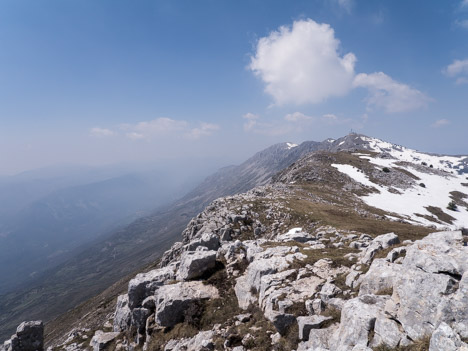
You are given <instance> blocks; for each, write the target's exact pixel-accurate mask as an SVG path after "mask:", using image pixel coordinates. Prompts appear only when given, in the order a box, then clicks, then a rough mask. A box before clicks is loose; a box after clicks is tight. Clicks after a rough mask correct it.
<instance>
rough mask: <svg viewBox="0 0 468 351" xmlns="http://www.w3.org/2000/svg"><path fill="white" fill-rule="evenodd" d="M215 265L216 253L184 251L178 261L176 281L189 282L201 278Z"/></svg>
mask: <svg viewBox="0 0 468 351" xmlns="http://www.w3.org/2000/svg"><path fill="white" fill-rule="evenodd" d="M215 265H216V251H201V250H200V251H186V252H184V253H183V254H182V256H181V259H180V266H179V271H178V273H177V279H179V280H190V279H195V278H198V277H200V276H202V275H203V274H204V273H205V272H207V271H209V270H210V269H213V268H214V267H215Z"/></svg>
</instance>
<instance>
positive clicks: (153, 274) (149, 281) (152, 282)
mask: <svg viewBox="0 0 468 351" xmlns="http://www.w3.org/2000/svg"><path fill="white" fill-rule="evenodd" d="M174 270H175V267H173V266H167V267H164V268H158V269H154V270H152V271H149V272H147V273H140V274H137V275H136V276H135V278H133V279H132V280H130V282H129V283H128V307H129V308H130V309H131V310H132V309H134V308H135V307H140V306H141V303H142V302H143V300H144V299H145V298H147V297H148V296H151V295H154V293H155V291H156V290H157V289H158V288H159V287H160V286H162V285H164V283H165V282H167V281H169V280H173V279H175V273H174Z"/></svg>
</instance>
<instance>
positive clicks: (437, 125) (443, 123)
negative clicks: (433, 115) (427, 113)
mask: <svg viewBox="0 0 468 351" xmlns="http://www.w3.org/2000/svg"><path fill="white" fill-rule="evenodd" d="M447 124H450V121H449V120H448V119H445V118H443V119H439V120H437V121H435V122H434V123H432V124H431V127H433V128H440V127H443V126H446V125H447Z"/></svg>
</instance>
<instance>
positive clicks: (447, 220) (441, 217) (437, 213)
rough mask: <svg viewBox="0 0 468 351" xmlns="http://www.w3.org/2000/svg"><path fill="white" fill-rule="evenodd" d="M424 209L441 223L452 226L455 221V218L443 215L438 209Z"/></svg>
mask: <svg viewBox="0 0 468 351" xmlns="http://www.w3.org/2000/svg"><path fill="white" fill-rule="evenodd" d="M426 209H427V210H428V211H429V212H430V213H432V214H433V215H434V216H436V217H437V218H438V219H439V220H440V221H442V222H445V223H448V224H452V223H453V221H454V220H455V218H453V217H452V216H450V215H449V214H447V213H445V212H444V211H443V210H442V209H441V208H440V207H434V206H427V207H426Z"/></svg>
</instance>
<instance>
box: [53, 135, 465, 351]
mask: <svg viewBox="0 0 468 351" xmlns="http://www.w3.org/2000/svg"><path fill="white" fill-rule="evenodd" d="M348 137H349V136H348ZM356 137H357V138H359V139H360V140H361V141H362V140H364V138H367V137H363V136H358V135H354V136H352V138H356ZM348 139H349V138H348ZM348 139H346V140H344V141H345V143H346V142H348V141H349V140H348ZM373 140H375V139H373ZM342 141H343V140H339V139H338V140H337V141H326V142H328V143H330V144H334V146H333V147H331V148H330V149H329V150H325V151H317V152H314V153H308V154H306V156H305V157H302V158H300V159H298V160H297V161H295V162H294V163H292V164H291V165H289V166H288V167H287V168H285V169H283V170H282V171H281V172H280V173H278V174H277V175H275V176H274V177H273V179H272V181H271V182H270V183H269V184H267V185H263V186H259V187H255V188H254V189H253V190H250V191H247V192H245V193H242V194H238V195H233V196H228V197H223V198H219V199H217V200H215V201H213V202H212V203H211V204H210V205H209V206H208V207H206V208H205V210H204V211H202V212H201V213H200V214H199V215H197V216H196V217H194V218H193V219H192V220H191V221H190V222H189V224H188V226H187V228H186V229H185V230H184V231H183V240H182V242H178V243H176V244H174V245H173V246H172V248H171V249H170V250H168V251H167V252H166V253H165V254H164V255H163V257H162V259H161V263H160V265H159V268H157V269H153V270H151V271H149V272H147V273H146V274H139V275H137V276H136V277H135V278H133V279H132V280H131V281H130V283H129V285H128V290H127V293H126V294H123V295H121V296H120V297H119V298H118V300H117V307H116V310H115V312H114V311H113V309H114V307H115V306H116V301H115V300H114V301H112V302H109V306H106V307H105V308H103V307H102V306H100V307H99V308H97V309H96V310H100V309H101V311H100V312H101V313H100V314H99V313H98V312H97V311H88V313H86V314H84V315H81V316H79V317H78V318H76V320H75V321H74V323H70V325H65V326H64V325H62V326H60V327H58V326H57V325H54V322H52V323H50V324H49V325H46V338H47V343H48V345H51V346H53V347H54V349H66V350H87V349H92V348H94V349H96V347H98V348H99V349H100V347H101V346H102V347H107V348H108V349H113V348H115V347H118V348H119V349H125V350H126V349H128V350H130V349H139V348H140V347H143V348H146V349H148V350H151V349H154V350H158V349H167V350H186V349H193V350H198V349H205V347H206V349H227V350H231V349H234V348H236V347H243V349H245V350H263V349H264V350H269V349H278V350H292V349H296V348H299V349H304V350H305V349H312V350H314V349H317V350H318V349H320V348H316V347H315V346H313V347H312V346H310V342H309V340H311V339H312V338H309V337H308V336H306V334H309V332H310V335H312V331H313V330H318V331H320V333H322V334H323V335H322V334H320V335H322V336H321V338H322V339H331V340H335V339H336V338H335V339H333V338H332V337H331V336H332V335H334V334H337V335H338V334H343V333H344V334H346V331H345V330H341V329H343V328H341V325H342V324H343V323H341V324H340V323H339V321H340V318H343V317H346V316H343V313H344V312H346V311H347V310H346V309H345V307H346V306H347V305H348V303H350V302H349V301H352V302H353V303H358V302H356V301H355V299H360V300H359V301H361V303H362V299H363V298H362V297H360V294H361V291H360V287H361V286H362V281H363V280H365V277H367V276H368V275H369V272H371V271H372V267H373V265H375V264H376V262H380V261H378V259H380V257H386V260H385V262H387V263H389V264H391V265H390V266H391V268H389V270H393V269H397V268H395V267H396V265H398V266H399V265H402V264H404V261H405V260H406V256H407V255H408V254H407V252H408V251H409V248H411V247H412V245H416V243H417V242H415V240H421V239H423V238H424V237H426V235H427V234H429V233H430V232H433V231H434V229H438V228H440V229H455V228H456V227H462V226H463V223H464V222H463V220H464V219H463V218H460V219H459V218H454V219H449V218H446V217H445V216H443V215H442V214H440V213H439V216H436V215H435V214H434V216H433V217H434V218H432V219H429V218H425V217H422V216H421V217H420V216H416V215H415V216H413V217H414V218H413V217H411V216H408V215H407V214H405V213H396V212H388V211H386V210H385V209H382V208H379V207H374V206H370V205H369V204H368V203H367V201H366V200H367V197H368V196H370V195H373V194H379V193H381V191H382V189H383V188H385V189H387V191H388V192H389V193H390V194H393V193H394V192H393V191H396V192H400V193H401V194H403V193H402V192H403V190H406V189H410V188H413V187H414V186H420V185H419V184H418V183H417V181H418V180H417V179H415V174H414V173H412V172H411V171H413V172H416V171H418V172H421V173H424V174H428V175H429V176H431V177H432V176H434V177H435V176H437V177H442V178H447V179H450V180H452V178H453V179H458V178H457V177H463V172H464V171H465V169H464V168H463V162H466V160H465V159H466V158H463V157H460V158H454V159H450V160H449V161H448V162H450V164H447V163H445V164H443V163H436V162H434V161H433V160H437V159H431V160H432V163H436V164H435V165H433V166H432V167H430V164H427V162H425V161H421V160H417V161H415V162H411V161H401V160H399V159H398V158H397V157H396V156H395V155H392V154H391V152H390V151H391V150H389V148H387V147H386V150H383V151H381V152H379V153H377V152H376V151H374V150H375V149H368V148H367V147H366V146H361V148H359V149H357V148H356V149H354V148H353V149H351V150H344V151H343V150H338V148H340V146H343V145H344V143H343V144H341V145H339V144H340V143H341V142H342ZM368 143H369V140H367V141H366V143H364V145H368ZM380 145H381V144H380ZM286 147H288V148H290V149H294V148H297V146H293V147H291V145H290V144H286ZM374 148H375V146H374ZM334 150H335V151H334ZM358 150H360V151H358ZM400 150H401V149H400ZM423 155H428V154H423ZM429 156H430V157H443V156H436V155H429ZM417 157H420V156H417ZM384 161H385V162H386V163H385V167H386V166H387V165H388V166H389V167H387V168H389V172H387V171H384V170H383V168H384V166H383V165H381V164H379V162H380V163H382V162H384ZM404 162H406V164H403V163H404ZM423 162H424V163H426V164H427V165H424V164H423ZM396 163H398V164H396ZM432 163H431V164H432ZM439 164H440V166H439ZM342 166H349V167H352V168H350V169H357V170H358V171H357V172H355V173H359V174H360V175H361V177H356V176H355V173H351V172H349V169H348V168H346V169H343V168H341V169H340V167H342ZM426 168H427V169H426ZM451 172H452V173H451ZM418 175H419V173H418ZM363 179H364V180H363ZM452 183H453V182H452ZM460 185H461V186H464V185H462V182H460ZM390 189H395V190H390ZM462 190H464V188H462ZM465 192H466V191H465ZM456 194H457V196H455V195H453V194H449V195H448V196H450V195H451V196H452V197H453V198H454V200H453V201H454V202H456V204H458V210H457V211H456V212H461V211H463V210H464V208H463V207H462V206H464V205H465V202H464V197H463V196H461V195H459V194H458V193H456ZM462 194H463V193H462ZM440 210H442V212H444V213H445V212H449V211H452V210H447V209H445V208H443V209H442V208H441V209H440ZM449 213H450V212H449ZM426 217H430V216H429V215H426ZM439 217H440V218H439ZM419 218H423V219H424V220H425V221H422V220H421V221H418V220H419ZM389 232H393V233H394V234H392V235H390V234H388V233H389ZM457 233H458V234H457ZM382 234H385V235H384V236H383V237H382ZM434 235H435V234H434ZM434 235H432V236H430V237H429V238H431V237H434ZM437 235H442V234H437ZM446 236H447V237H448V238H452V237H453V238H455V239H453V240H452V239H447V240H448V242H449V244H450V245H449V244H447V245H449V246H450V250H452V251H453V252H457V255H459V254H460V252H458V251H457V250H460V247H461V250H462V251H461V252H462V253H463V250H464V249H463V247H462V245H463V237H462V235H461V232H446V233H445V234H443V238H445V237H446ZM439 238H442V236H440V237H439ZM385 240H387V241H385ZM424 240H429V239H423V241H424ZM430 240H432V239H430ZM443 240H445V239H443ZM452 244H453V245H452ZM452 246H453V247H452ZM439 253H440V252H436V254H437V255H439ZM385 254H386V255H387V256H385ZM433 254H434V252H431V255H433ZM405 255H406V256H405ZM457 257H458V256H457ZM418 259H419V258H418ZM438 263H440V262H438ZM452 263H453V265H455V266H456V269H455V271H456V273H453V271H454V270H453V269H452V270H449V271H447V272H450V274H453V275H454V277H453V279H455V281H453V282H452V281H451V282H450V284H455V285H457V284H458V285H459V286H460V284H461V282H462V281H463V279H462V278H463V274H464V268H463V267H459V266H460V262H458V261H454V262H452ZM257 266H258V267H257ZM442 268H443V269H445V268H446V267H442ZM376 274H377V276H376V275H374V276H373V277H372V279H375V280H379V279H380V278H379V276H378V274H380V272H378V273H376ZM386 274H387V273H386ZM431 274H432V273H431ZM434 274H439V272H437V273H434ZM450 274H449V276H451V275H450ZM267 278H268V279H267ZM369 279H370V278H369ZM392 279H393V278H392ZM408 279H409V278H408ZM264 280H267V281H268V282H267V283H265V282H264ZM200 284H201V285H200ZM262 284H266V285H262ZM382 284H383V283H382ZM385 284H386V285H385V286H383V287H379V289H380V288H382V289H380V290H382V291H380V290H375V291H374V290H373V291H372V294H374V295H375V296H377V298H376V299H377V300H378V301H377V300H375V299H374V298H373V297H372V298H370V300H369V299H368V298H367V297H366V298H364V300H365V301H367V302H369V301H371V300H372V301H377V302H378V303H379V304H380V305H382V301H380V300H379V299H380V297H379V296H386V295H385V294H383V293H384V292H385V291H384V290H385V289H387V291H386V293H387V295H388V294H389V290H390V288H389V287H388V285H391V284H393V281H392V282H391V283H389V282H388V281H387V282H385ZM395 284H397V283H395ZM447 284H449V283H447ZM450 284H449V285H450ZM205 287H207V288H206V289H205ZM397 287H398V286H397V285H395V286H393V285H392V289H394V290H395V289H397ZM418 288H419V287H418ZM457 289H458V288H457ZM457 289H455V290H453V293H454V294H455V293H456V291H457ZM177 291H186V294H185V295H184V294H183V296H180V295H177ZM327 291H328V292H327ZM330 291H331V293H330V295H329V296H328V295H327V294H328V293H329V292H330ZM381 293H382V294H381ZM174 294H175V295H174ZM194 294H195V295H196V297H194ZM372 294H370V295H372ZM366 295H369V294H366ZM390 295H391V296H392V299H393V292H392V294H390ZM327 296H328V297H327ZM453 296H455V295H453ZM453 296H452V297H453ZM171 299H172V300H171ZM382 299H383V298H382ZM181 301H182V302H181ZM385 301H386V300H385ZM179 302H181V304H180V305H179V309H178V310H171V309H170V308H169V307H168V306H173V305H174V304H176V305H177V304H178V303H179ZM367 302H364V304H369V303H367ZM377 302H375V304H378V303H377ZM439 302H440V301H439ZM439 302H437V303H439ZM385 303H386V302H385ZM461 303H464V302H463V301H462V302H461ZM373 304H374V303H370V305H373ZM380 305H379V306H377V307H379V308H380V307H381V306H380ZM314 306H315V307H314ZM374 307H375V306H374ZM377 307H376V308H377ZM106 308H107V309H106ZM167 308H169V310H167ZM244 309H245V310H247V313H244V312H243V310H244ZM104 310H105V311H107V312H108V313H107V314H106V313H102V312H105V311H104ZM180 310H183V311H186V310H188V311H189V312H187V313H182V315H180V313H181V312H180ZM382 311H383V310H381V309H380V310H379V313H383V312H382ZM420 312H421V311H418V313H420ZM452 312H453V311H452ZM95 313H98V314H99V318H100V319H101V320H100V321H99V323H96V320H97V319H99V318H97V315H95ZM385 313H387V311H385ZM168 315H169V316H172V315H175V317H174V319H173V320H172V321H171V320H170V319H171V318H169V319H167V318H168V317H167V316H168ZM243 315H245V316H243ZM239 316H240V317H239ZM309 317H310V318H309ZM312 317H313V318H312ZM432 317H433V316H431V318H432ZM445 317H446V315H445ZM445 317H444V318H445ZM90 318H91V319H94V323H89V321H90ZM165 318H166V319H165ZM307 318H308V319H307ZM376 318H377V317H376ZM376 318H373V317H372V318H371V320H370V321H365V322H362V323H363V324H366V323H367V324H369V323H370V324H372V323H374V324H375V320H376ZM463 318H464V317H463ZM351 322H353V321H348V322H347V323H351ZM387 322H388V321H387V320H384V319H383V320H382V323H387ZM444 323H445V322H444ZM461 323H462V324H463V323H464V322H463V319H462V322H461ZM387 324H388V323H387ZM397 324H398V323H397ZM310 325H313V326H312V327H311V326H310ZM398 325H399V324H398ZM447 326H448V328H451V329H450V330H452V332H453V333H454V335H456V337H458V338H459V339H460V337H461V338H466V335H465V334H463V333H462V332H461V331H460V330H461V329H460V330H459V329H457V328H458V327H454V325H453V323H451V324H450V326H449V324H447ZM68 327H70V328H68ZM443 327H444V328H445V325H443ZM337 328H341V329H340V332H339V333H338V332H336V330H337ZM372 328H374V327H372ZM372 328H370V327H369V328H368V329H367V337H366V338H367V339H369V340H368V341H367V342H366V347H367V346H372V347H374V346H377V345H378V340H380V339H378V338H377V337H376V336H375V335H376V331H375V330H374V329H372ZM247 329H248V330H249V331H250V330H253V331H254V332H253V333H250V334H249V333H248V332H247ZM371 329H372V330H371ZM384 329H385V328H384ZM113 330H114V331H113ZM379 330H380V331H379V333H380V334H381V333H382V330H381V329H379ZM434 330H435V329H431V330H429V331H430V332H431V333H432V334H434V333H433V331H434ZM444 330H445V329H444ZM425 331H428V330H425ZM429 331H428V332H429ZM354 332H356V331H353V333H354ZM359 332H362V331H359ZM326 333H328V334H326ZM371 334H373V335H374V338H371V336H372V335H371ZM380 334H378V335H379V337H380V338H382V336H381V335H380ZM426 334H428V333H425V334H424V335H422V336H421V335H419V334H417V336H418V337H417V338H416V337H415V335H416V334H415V333H413V334H410V332H409V331H406V329H405V330H404V331H403V332H401V334H398V343H397V344H395V345H394V346H395V347H397V346H398V345H400V344H401V346H403V345H406V344H407V345H410V344H416V343H419V342H425V341H424V337H426V336H427V335H426ZM249 335H250V337H248V336H249ZM369 335H370V336H369ZM239 337H241V340H239ZM456 337H455V339H456V340H458V339H457V338H456ZM244 339H246V340H244ZM374 339H375V340H374ZM396 339H397V338H396V337H395V340H396ZM106 340H107V341H106ZM171 340H172V341H171ZM255 340H260V341H259V342H256V341H255ZM336 340H337V339H336ZM336 340H335V341H333V342H334V343H335V344H327V345H325V344H323V345H322V346H320V347H322V349H329V350H335V349H336V350H348V349H349V350H352V349H356V350H358V349H357V348H355V347H357V346H358V344H356V345H354V346H353V348H348V346H349V345H348V344H347V343H348V341H346V342H344V341H343V342H344V344H343V346H339V345H338V344H339V343H341V342H342V341H340V340H341V339H340V340H338V341H336ZM382 340H385V343H386V344H388V345H390V344H389V342H390V341H389V337H388V336H384V339H382ZM90 341H91V343H90ZM104 341H105V342H104ZM426 341H427V340H426ZM459 341H460V343H462V342H463V341H462V339H460V340H459ZM392 342H393V343H395V341H394V340H393V341H392ZM434 342H435V341H434ZM457 342H458V341H457ZM200 343H202V344H203V345H201V344H200ZM352 343H354V341H352V342H351V344H352ZM381 343H382V342H381ZM98 344H99V345H101V346H96V345H98ZM361 344H363V341H362V340H361V339H360V341H359V345H361ZM262 345H263V346H262ZM266 345H268V347H267V346H266ZM460 345H462V344H460ZM262 347H263V348H262ZM339 347H342V348H339ZM363 349H365V348H363ZM236 350H240V349H236Z"/></svg>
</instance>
